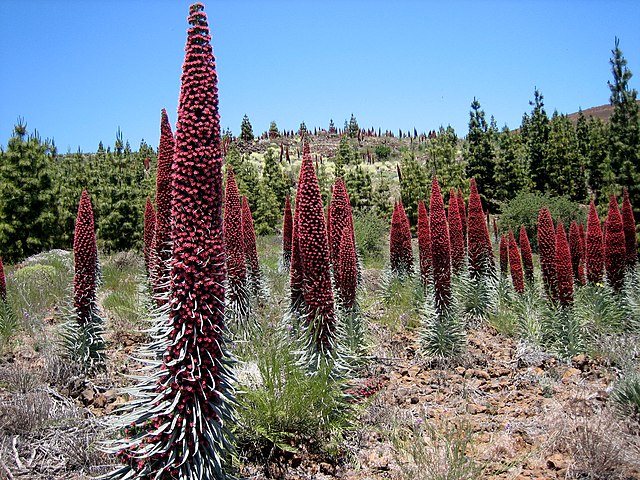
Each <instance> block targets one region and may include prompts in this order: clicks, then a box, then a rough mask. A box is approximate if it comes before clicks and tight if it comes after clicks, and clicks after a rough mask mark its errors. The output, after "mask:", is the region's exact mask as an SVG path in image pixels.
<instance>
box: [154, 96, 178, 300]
mask: <svg viewBox="0 0 640 480" xmlns="http://www.w3.org/2000/svg"><path fill="white" fill-rule="evenodd" d="M174 155H175V141H174V138H173V133H172V131H171V125H170V124H169V117H168V116H167V111H166V110H165V109H164V108H163V109H162V113H161V116H160V145H159V146H158V170H157V173H156V225H155V235H154V237H153V248H152V250H151V256H152V260H151V264H152V272H151V278H152V283H153V290H154V294H155V296H156V300H157V302H158V303H159V304H162V303H163V302H166V299H167V298H168V294H169V283H170V279H169V273H170V268H171V266H170V258H171V166H172V165H173V157H174Z"/></svg>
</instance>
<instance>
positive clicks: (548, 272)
mask: <svg viewBox="0 0 640 480" xmlns="http://www.w3.org/2000/svg"><path fill="white" fill-rule="evenodd" d="M563 230H564V229H563ZM538 252H539V254H540V269H541V270H542V280H543V283H544V288H545V292H546V294H547V296H548V297H549V298H552V299H557V297H558V295H557V293H558V290H557V283H556V229H555V228H554V226H553V219H552V218H551V212H549V209H548V208H543V209H541V210H540V213H539V215H538Z"/></svg>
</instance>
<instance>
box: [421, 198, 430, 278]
mask: <svg viewBox="0 0 640 480" xmlns="http://www.w3.org/2000/svg"><path fill="white" fill-rule="evenodd" d="M418 252H419V255H420V280H421V281H422V284H423V285H427V283H428V282H429V281H430V279H431V229H430V228H429V215H427V208H426V207H425V206H424V202H423V201H422V200H420V201H419V202H418Z"/></svg>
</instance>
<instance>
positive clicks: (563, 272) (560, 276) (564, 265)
mask: <svg viewBox="0 0 640 480" xmlns="http://www.w3.org/2000/svg"><path fill="white" fill-rule="evenodd" d="M555 261H556V269H555V270H556V282H557V286H558V301H559V302H560V305H563V306H568V305H571V304H572V303H573V268H572V266H571V252H570V251H569V242H568V240H567V234H566V233H565V230H564V226H563V225H562V222H560V221H559V222H558V226H557V228H556V259H555Z"/></svg>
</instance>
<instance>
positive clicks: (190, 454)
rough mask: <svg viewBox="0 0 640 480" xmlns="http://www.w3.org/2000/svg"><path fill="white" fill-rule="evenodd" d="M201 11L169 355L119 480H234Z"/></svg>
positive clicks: (211, 103)
mask: <svg viewBox="0 0 640 480" xmlns="http://www.w3.org/2000/svg"><path fill="white" fill-rule="evenodd" d="M203 8H204V7H203V6H202V4H194V5H192V6H191V7H190V15H189V23H190V25H191V27H190V28H189V30H188V37H187V45H186V49H185V50H186V55H185V62H184V64H183V73H182V87H181V91H180V102H179V108H178V124H177V129H176V157H175V160H174V165H173V170H172V172H173V173H172V180H173V200H172V219H173V221H172V229H171V238H172V260H171V279H172V281H171V291H170V300H169V305H170V308H169V309H168V315H169V317H168V321H167V323H168V326H167V345H168V347H167V350H166V352H165V354H164V356H163V358H162V362H161V365H160V366H159V367H160V368H158V369H157V370H156V371H155V374H154V375H152V376H151V377H149V374H148V372H147V375H145V376H143V377H141V383H140V385H139V386H138V387H137V389H136V396H137V397H138V398H137V400H136V399H134V400H132V402H131V403H130V404H129V407H128V409H127V410H125V412H126V415H125V417H124V418H123V421H126V422H128V425H129V428H128V429H127V435H128V438H125V439H122V440H121V441H120V442H119V443H118V444H117V445H116V446H119V447H120V451H119V455H120V458H122V459H123V460H124V461H125V462H126V465H125V466H124V467H122V468H121V469H120V470H117V471H115V472H113V473H112V474H111V478H118V479H124V478H126V479H138V480H143V479H144V480H148V479H151V478H153V479H162V480H169V479H175V478H180V479H184V480H197V479H203V478H208V479H223V478H229V474H228V470H227V460H228V459H229V458H230V456H231V454H232V452H233V446H232V444H231V442H230V440H229V433H228V425H230V424H231V422H232V421H233V418H232V417H233V415H232V413H231V405H232V401H233V400H232V395H233V390H232V388H231V387H230V385H229V380H228V366H227V362H228V360H227V359H226V353H225V349H224V345H225V339H224V337H223V335H224V331H225V322H224V319H225V317H224V310H225V303H224V298H225V297H224V288H225V287H224V285H225V276H226V275H225V251H224V237H223V222H222V155H221V151H220V124H219V116H218V89H217V75H216V70H215V59H214V57H213V51H212V48H211V44H210V40H211V37H210V35H209V28H208V24H207V17H206V15H205V13H204V12H203Z"/></svg>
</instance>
